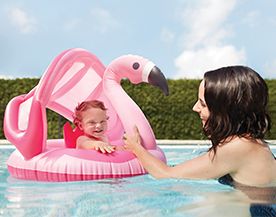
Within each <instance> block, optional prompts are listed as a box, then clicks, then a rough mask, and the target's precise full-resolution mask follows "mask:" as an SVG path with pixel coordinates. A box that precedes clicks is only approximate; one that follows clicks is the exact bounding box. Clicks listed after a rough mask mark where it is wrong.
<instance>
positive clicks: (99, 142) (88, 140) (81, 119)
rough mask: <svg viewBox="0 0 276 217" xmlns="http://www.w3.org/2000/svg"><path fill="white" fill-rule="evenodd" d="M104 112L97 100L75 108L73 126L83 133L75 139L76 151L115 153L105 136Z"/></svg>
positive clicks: (105, 121)
mask: <svg viewBox="0 0 276 217" xmlns="http://www.w3.org/2000/svg"><path fill="white" fill-rule="evenodd" d="M106 110H107V109H106V108H105V106H104V104H103V102H101V101H99V100H91V101H84V102H82V103H81V104H79V105H78V106H77V107H76V108H75V114H74V116H73V118H74V124H75V125H76V126H77V127H78V128H79V129H80V130H82V131H83V133H84V135H82V136H80V137H78V139H77V142H76V148H77V149H94V150H97V151H100V152H102V153H112V152H114V151H115V146H112V145H110V144H109V142H108V138H107V136H106V135H105V132H106V130H107V120H108V116H107V114H106Z"/></svg>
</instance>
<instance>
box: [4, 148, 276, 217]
mask: <svg viewBox="0 0 276 217" xmlns="http://www.w3.org/2000/svg"><path fill="white" fill-rule="evenodd" d="M163 149H164V152H165V154H166V156H167V159H168V163H169V164H170V165H174V164H176V163H179V162H182V161H184V160H187V159H190V158H193V157H195V156H197V155H199V154H200V153H202V152H203V151H206V149H207V148H206V146H203V147H201V146H188V148H169V147H167V146H166V147H164V146H163ZM13 150H14V149H12V148H9V147H6V148H0V191H1V194H0V216H5V217H7V216H12V217H14V216H16V217H20V216H28V217H32V216H51V217H56V216H58V217H59V216H62V217H67V216H76V217H78V216H81V217H85V216H105V217H108V216H112V217H113V216H115V217H117V216H118V217H119V216H133V217H136V216H137V217H140V216H151V217H159V216H172V217H178V216H181V217H186V216H187V217H188V216H193V217H201V216H212V217H214V216H217V217H218V216H219V217H221V216H226V217H227V216H239V217H243V216H244V217H245V216H250V213H249V206H250V201H249V199H248V198H247V197H246V196H245V195H243V194H242V193H241V192H239V191H237V190H234V189H232V188H231V187H228V186H224V185H221V184H218V182H217V181H216V180H207V181H195V180H172V179H166V180H158V181H156V180H155V179H154V178H152V177H151V176H149V175H143V176H136V177H130V178H122V179H105V180H97V181H85V182H66V183H65V182H63V183H48V182H33V181H26V180H18V179H14V178H12V177H10V176H9V174H8V171H7V169H6V160H7V158H8V156H9V155H10V153H11V152H12V151H13ZM273 152H274V153H276V149H273Z"/></svg>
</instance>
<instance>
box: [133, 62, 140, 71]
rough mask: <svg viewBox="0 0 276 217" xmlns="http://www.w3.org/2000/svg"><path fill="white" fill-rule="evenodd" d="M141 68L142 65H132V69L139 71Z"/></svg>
mask: <svg viewBox="0 0 276 217" xmlns="http://www.w3.org/2000/svg"><path fill="white" fill-rule="evenodd" d="M139 67H140V64H139V63H137V62H135V63H133V65H132V68H133V69H135V70H137V69H139Z"/></svg>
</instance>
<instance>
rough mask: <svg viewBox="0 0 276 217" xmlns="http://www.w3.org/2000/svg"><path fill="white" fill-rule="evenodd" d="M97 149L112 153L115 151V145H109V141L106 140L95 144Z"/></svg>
mask: <svg viewBox="0 0 276 217" xmlns="http://www.w3.org/2000/svg"><path fill="white" fill-rule="evenodd" d="M95 150H96V151H99V152H102V153H103V154H105V153H109V154H110V153H112V152H114V151H115V146H112V145H109V144H108V143H105V142H97V143H96V144H95Z"/></svg>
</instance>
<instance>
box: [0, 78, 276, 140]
mask: <svg viewBox="0 0 276 217" xmlns="http://www.w3.org/2000/svg"><path fill="white" fill-rule="evenodd" d="M38 81H39V80H38V79H29V78H24V79H15V80H4V79H0V84H1V85H0V94H1V98H0V100H1V101H0V124H1V126H3V116H4V111H5V107H6V105H7V103H8V102H9V100H10V99H11V98H13V97H14V96H17V95H20V94H24V93H28V92H29V91H30V90H31V89H32V88H33V87H34V86H36V85H37V83H38ZM266 81H267V84H268V87H269V94H270V99H269V110H270V114H271V118H272V130H271V133H270V134H269V135H268V136H267V139H276V127H275V126H274V125H275V123H276V80H266ZM199 83H200V81H199V80H181V79H180V80H168V84H169V90H170V95H169V96H167V97H166V96H164V95H163V94H162V92H161V91H160V90H159V89H157V88H154V87H152V86H150V85H148V84H139V85H133V84H131V83H130V82H129V81H128V80H124V81H123V82H122V87H123V88H124V89H125V91H126V92H127V93H128V94H129V95H130V97H131V98H132V99H133V100H134V101H135V102H136V103H137V104H138V105H139V106H140V108H141V109H142V111H143V112H144V114H145V115H146V117H147V118H148V120H149V122H150V124H151V126H152V128H153V130H154V132H155V136H156V138H157V139H205V138H204V136H203V135H202V130H201V121H200V120H199V118H198V115H197V114H196V113H195V112H193V111H192V107H193V105H194V103H195V102H196V100H197V90H198V85H199ZM47 119H48V138H60V137H62V126H63V124H64V123H65V121H66V120H65V119H64V118H63V117H61V116H60V115H58V114H56V113H55V112H53V111H50V110H47ZM4 138H5V137H4V134H3V129H2V127H1V130H0V139H4Z"/></svg>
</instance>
